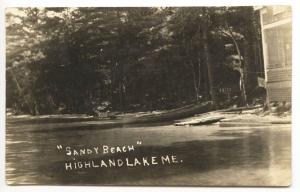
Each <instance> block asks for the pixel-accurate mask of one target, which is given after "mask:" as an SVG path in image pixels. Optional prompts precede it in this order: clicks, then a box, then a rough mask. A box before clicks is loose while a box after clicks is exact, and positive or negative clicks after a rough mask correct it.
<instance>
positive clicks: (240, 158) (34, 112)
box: [5, 5, 292, 187]
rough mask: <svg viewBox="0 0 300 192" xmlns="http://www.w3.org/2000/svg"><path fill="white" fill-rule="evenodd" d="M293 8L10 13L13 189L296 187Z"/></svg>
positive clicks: (9, 166)
mask: <svg viewBox="0 0 300 192" xmlns="http://www.w3.org/2000/svg"><path fill="white" fill-rule="evenodd" d="M291 15H292V9H291V6H285V5H280V6H278V5H276V6H271V5H268V6H219V7H216V6H210V7H208V6H202V7H201V6H198V7H197V6H193V7H8V8H6V9H5V22H6V26H5V28H6V139H5V146H6V153H5V154H6V156H5V168H6V170H5V171H6V173H5V175H6V183H7V184H8V185H99V186H104V185H110V186H111V185H113V186H202V187H203V186H275V187H278V186H289V185H291V105H292V102H291V79H292V75H291V74H292V27H291V26H292V25H291V23H292V17H291Z"/></svg>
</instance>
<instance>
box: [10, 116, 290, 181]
mask: <svg viewBox="0 0 300 192" xmlns="http://www.w3.org/2000/svg"><path fill="white" fill-rule="evenodd" d="M137 141H141V144H138V145H137ZM60 145H61V146H62V147H63V149H64V147H66V146H71V147H74V148H78V149H79V148H89V147H93V146H100V147H101V146H102V145H109V146H123V145H135V147H136V148H135V151H133V152H130V153H122V154H121V153H118V154H93V155H89V156H83V157H78V158H76V160H77V161H81V160H82V161H83V160H86V161H95V162H96V161H98V160H99V159H102V158H104V159H116V158H124V157H129V158H142V157H144V156H150V157H151V156H161V155H176V157H177V158H178V160H179V161H180V163H177V164H168V165H162V164H159V165H152V166H149V167H142V166H136V167H112V168H90V169H80V170H72V171H66V169H65V162H67V161H72V159H70V157H69V156H67V155H66V153H65V151H64V150H59V149H58V146H60ZM290 164H291V135H290V125H288V124H286V125H270V126H264V127H262V126H259V127H252V126H250V125H249V126H247V125H245V126H243V127H219V126H218V125H207V126H194V127H178V126H173V125H172V124H170V123H164V124H150V125H126V126H125V125H124V126H123V125H120V124H119V123H118V122H115V121H102V122H97V123H95V122H89V121H87V122H76V121H75V122H74V121H72V122H51V121H48V122H44V123H36V122H31V121H26V122H19V121H17V120H15V119H7V128H6V180H7V184H11V185H18V184H25V185H27V184H38V185H158V186H164V185H172V186H173V185H175V186H180V185H197V186H237V185H238V186H273V185H275V186H284V185H289V184H290V175H291V172H290Z"/></svg>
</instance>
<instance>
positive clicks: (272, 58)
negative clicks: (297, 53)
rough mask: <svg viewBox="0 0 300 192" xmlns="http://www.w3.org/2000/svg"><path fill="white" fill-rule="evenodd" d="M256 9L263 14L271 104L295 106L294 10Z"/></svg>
mask: <svg viewBox="0 0 300 192" xmlns="http://www.w3.org/2000/svg"><path fill="white" fill-rule="evenodd" d="M255 9H256V10H258V11H259V13H260V21H261V30H262V44H263V55H264V67H265V86H266V90H267V101H268V103H270V102H291V89H292V10H291V7H290V6H260V7H255Z"/></svg>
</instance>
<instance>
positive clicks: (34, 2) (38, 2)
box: [0, 0, 300, 192]
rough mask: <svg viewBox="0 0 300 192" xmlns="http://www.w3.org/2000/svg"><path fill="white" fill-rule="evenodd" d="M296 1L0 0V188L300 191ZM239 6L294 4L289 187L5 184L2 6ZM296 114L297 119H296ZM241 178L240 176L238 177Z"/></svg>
mask: <svg viewBox="0 0 300 192" xmlns="http://www.w3.org/2000/svg"><path fill="white" fill-rule="evenodd" d="M296 2H297V0H294V1H292V0H251V1H250V0H248V1H246V0H245V1H242V0H196V1H195V0H194V1H193V0H184V1H183V0H181V1H180V0H127V1H126V0H119V1H117V0H109V1H97V0H64V1H62V0H48V1H47V0H2V1H0V3H1V4H0V6H1V7H0V8H1V10H0V54H1V55H0V88H1V91H0V96H1V99H0V106H1V108H0V122H1V124H0V125H1V128H0V143H1V145H0V146H1V148H0V149H1V150H0V153H1V154H0V163H1V164H0V166H1V167H0V182H1V185H0V191H1V192H2V191H17V192H18V191H32V192H35V191H53V192H57V191H66V190H69V191H72V192H73V191H74V192H77V191H83V190H84V191H86V190H87V191H89V192H94V191H99V190H100V191H124V192H127V191H139V192H140V191H147V192H148V191H162V190H163V191H169V192H170V191H174V192H177V191H178V192H179V191H182V190H184V191H198V190H201V191H210V192H215V191H216V192H220V191H222V192H229V191H230V192H231V191H233V192H234V191H264V192H265V191H272V192H273V191H280V192H281V191H284V192H286V191H295V192H296V191H300V187H299V184H300V182H299V172H300V169H299V163H300V159H299V152H300V151H299V136H300V134H299V129H300V127H299V125H300V123H299V121H300V118H299V114H300V113H299V110H300V105H299V104H300V100H299V98H300V94H299V90H300V88H298V87H297V83H298V82H299V76H300V75H299V74H300V71H299V61H300V60H299V55H300V54H299V50H300V49H299V43H300V40H299V38H300V35H299V34H300V31H299V27H296V25H295V23H297V25H299V23H300V21H299V19H300V17H299V14H300V8H299V6H298V5H297V3H296ZM223 5H231V6H233V5H234V6H241V5H292V7H293V68H292V74H293V90H292V95H293V114H292V115H293V129H292V154H293V162H292V164H293V178H292V186H291V187H289V188H259V187H258V188H237V187H236V188H231V187H226V188H220V187H216V188H212V187H163V188H161V187H100V186H97V187H64V186H51V187H49V186H31V187H28V186H26V187H25V186H18V187H11V186H7V185H6V184H5V22H4V9H5V7H22V6H24V7H90V6H93V7H116V6H120V7H122V6H125V7H126V6H127V7H141V6H144V7H145V6H223ZM297 116H298V118H296V117H297ZM241 179H242V178H241Z"/></svg>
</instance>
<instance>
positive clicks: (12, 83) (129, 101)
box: [6, 7, 263, 114]
mask: <svg viewBox="0 0 300 192" xmlns="http://www.w3.org/2000/svg"><path fill="white" fill-rule="evenodd" d="M6 22H7V27H6V35H7V36H6V38H7V50H6V51H7V53H6V54H7V56H6V60H7V63H6V79H7V84H6V85H7V86H6V94H7V99H6V102H7V107H8V108H12V109H13V110H14V111H15V112H23V113H24V112H25V113H30V114H51V113H93V112H94V111H97V110H98V111H101V110H103V111H105V110H110V111H137V110H157V109H169V108H176V107H179V106H182V105H186V104H188V103H192V102H195V101H207V100H212V101H214V103H215V104H218V105H227V104H228V105H229V104H230V103H232V102H240V103H241V104H245V102H251V101H252V99H253V96H252V95H253V93H254V91H255V87H256V85H257V82H256V79H257V76H262V75H261V74H263V71H262V65H263V64H262V59H261V57H262V56H261V54H262V53H261V39H260V25H259V17H258V15H257V13H255V11H254V10H253V7H189V8H188V7H186V8H172V7H167V8H150V7H148V8H8V9H6ZM240 74H243V78H242V79H241V75H240ZM241 80H242V81H241ZM240 81H241V82H242V84H243V85H244V87H243V86H240ZM243 89H244V90H245V91H244V92H243Z"/></svg>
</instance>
